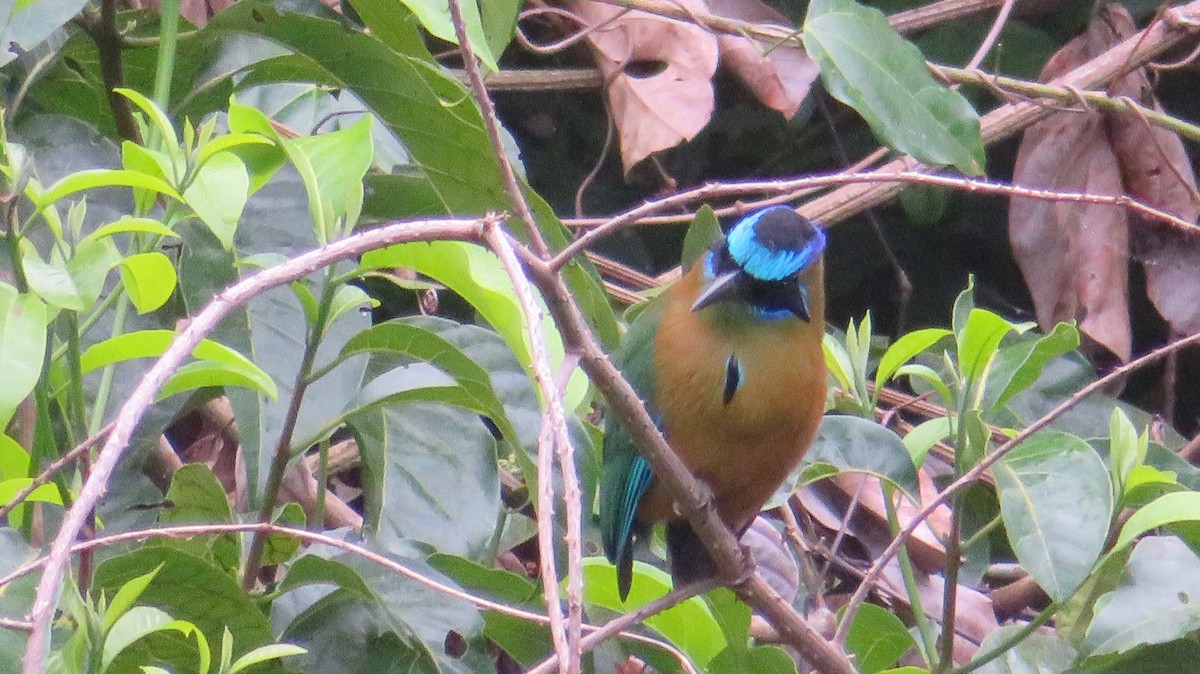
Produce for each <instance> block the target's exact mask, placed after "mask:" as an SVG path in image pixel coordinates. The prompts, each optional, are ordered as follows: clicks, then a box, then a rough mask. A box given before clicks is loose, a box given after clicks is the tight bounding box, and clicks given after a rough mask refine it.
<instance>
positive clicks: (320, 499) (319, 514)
mask: <svg viewBox="0 0 1200 674" xmlns="http://www.w3.org/2000/svg"><path fill="white" fill-rule="evenodd" d="M317 452H318V453H317V503H316V505H315V506H314V507H313V511H314V512H313V521H312V522H310V523H309V525H310V526H311V527H312V528H313V530H314V531H321V530H323V529H324V528H325V490H326V486H325V485H326V483H328V482H329V438H328V437H326V438H325V439H323V440H321V442H320V443H318V445H317Z"/></svg>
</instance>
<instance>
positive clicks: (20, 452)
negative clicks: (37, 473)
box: [0, 433, 29, 480]
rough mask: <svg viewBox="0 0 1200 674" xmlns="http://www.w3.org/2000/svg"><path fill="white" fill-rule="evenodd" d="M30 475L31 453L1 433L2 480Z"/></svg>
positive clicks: (0, 476) (0, 461) (0, 474)
mask: <svg viewBox="0 0 1200 674" xmlns="http://www.w3.org/2000/svg"><path fill="white" fill-rule="evenodd" d="M28 474H29V452H26V451H25V448H23V447H21V445H20V444H19V443H18V442H17V441H16V440H13V439H12V438H10V437H8V436H7V435H5V434H4V433H0V480H9V479H12V478H16V477H25V476H26V475H28Z"/></svg>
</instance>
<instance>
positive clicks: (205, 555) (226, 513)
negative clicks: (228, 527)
mask: <svg viewBox="0 0 1200 674" xmlns="http://www.w3.org/2000/svg"><path fill="white" fill-rule="evenodd" d="M166 500H167V501H169V502H170V504H171V506H170V507H168V508H163V510H162V512H161V513H160V514H159V522H160V523H162V524H164V525H171V524H199V523H205V522H212V523H225V522H232V521H233V511H232V509H231V508H230V507H229V499H228V498H226V496H225V488H224V487H222V486H221V482H220V480H218V479H217V476H216V475H214V474H213V472H212V469H211V468H209V467H208V466H206V465H204V464H203V463H185V464H184V465H183V466H180V467H179V468H178V469H177V470H176V471H175V473H174V474H173V475H172V476H171V486H170V487H169V488H168V489H167V493H166ZM240 541H241V539H240V538H239V537H238V536H237V535H235V534H221V535H219V536H197V537H195V538H191V539H188V540H179V541H171V542H170V544H171V545H172V546H174V547H178V548H180V549H181V550H184V551H186V552H189V553H191V554H193V555H196V556H197V557H200V558H202V559H210V560H211V561H215V562H216V563H217V564H220V565H221V566H222V567H223V568H226V569H233V570H236V569H237V566H238V563H239V561H240V560H241V544H240Z"/></svg>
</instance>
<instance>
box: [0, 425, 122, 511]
mask: <svg viewBox="0 0 1200 674" xmlns="http://www.w3.org/2000/svg"><path fill="white" fill-rule="evenodd" d="M111 430H112V424H109V425H107V426H105V427H104V428H102V429H100V432H99V433H97V434H95V435H93V436H91V437H90V438H87V439H85V440H84V441H83V442H81V443H79V444H78V445H75V447H74V448H73V449H72V450H71V451H69V452H67V453H66V454H63V455H62V456H61V457H59V458H58V459H56V460H55V461H54V462H53V463H51V464H50V465H49V466H46V469H45V470H43V471H42V472H41V473H38V476H37V477H35V478H33V482H30V483H29V486H27V487H25V488H24V489H22V490H21V491H19V492H17V493H16V495H15V496H13V497H12V500H11V501H9V502H8V503H5V504H4V505H3V506H0V517H4V516H5V515H8V514H9V513H10V512H12V510H13V508H16V507H17V506H19V505H21V504H22V503H24V502H25V499H27V498H29V495H30V494H32V493H33V492H34V491H35V490H36V489H37V488H38V487H40V486H42V485H44V484H47V483H48V482H50V480H51V479H53V478H54V475H55V474H57V473H58V471H60V470H62V469H63V467H65V466H66V465H67V464H69V463H71V462H72V461H75V460H77V459H79V457H81V456H83V455H84V454H86V453H87V451H88V450H89V449H91V448H92V447H94V446H95V445H96V443H98V442H100V441H101V440H103V439H104V437H105V436H106V435H108V432H109V431H111Z"/></svg>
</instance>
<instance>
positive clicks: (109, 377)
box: [85, 291, 129, 437]
mask: <svg viewBox="0 0 1200 674" xmlns="http://www.w3.org/2000/svg"><path fill="white" fill-rule="evenodd" d="M113 295H117V292H116V291H114V292H113ZM118 297H119V301H118V303H117V309H116V311H115V313H114V314H113V325H112V332H111V336H112V337H116V336H118V335H121V334H122V333H124V331H125V317H126V315H127V314H128V313H129V298H128V297H127V296H126V295H125V294H124V293H120V295H119V296H118ZM95 315H97V314H93V316H95ZM94 322H95V321H93V323H94ZM115 372H116V368H115V367H113V366H112V365H106V366H105V367H104V371H103V372H101V373H100V386H99V387H98V388H97V389H96V401H95V403H94V405H95V406H94V407H93V408H92V419H91V423H90V424H89V425H88V433H89V434H95V433H97V432H98V431H99V430H100V428H101V426H103V425H104V410H105V409H106V408H107V407H108V396H109V394H110V393H112V383H113V377H114V374H115ZM85 437H86V436H85Z"/></svg>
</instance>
